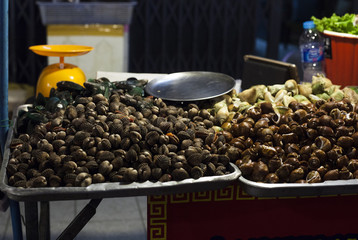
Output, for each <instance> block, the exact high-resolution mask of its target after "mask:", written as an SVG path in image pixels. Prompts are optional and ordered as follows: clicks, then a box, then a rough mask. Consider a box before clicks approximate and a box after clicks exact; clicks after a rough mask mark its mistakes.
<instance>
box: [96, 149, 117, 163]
mask: <svg viewBox="0 0 358 240" xmlns="http://www.w3.org/2000/svg"><path fill="white" fill-rule="evenodd" d="M96 158H97V159H98V160H99V161H100V162H103V161H105V160H108V161H112V160H113V159H114V158H115V156H114V154H113V153H112V152H110V151H103V150H102V151H99V152H97V154H96Z"/></svg>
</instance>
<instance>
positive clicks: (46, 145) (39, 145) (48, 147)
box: [37, 139, 53, 152]
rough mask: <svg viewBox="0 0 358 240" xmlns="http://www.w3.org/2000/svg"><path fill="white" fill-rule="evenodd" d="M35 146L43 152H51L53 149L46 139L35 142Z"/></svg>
mask: <svg viewBox="0 0 358 240" xmlns="http://www.w3.org/2000/svg"><path fill="white" fill-rule="evenodd" d="M37 148H38V149H40V150H42V151H44V152H52V151H53V146H52V144H50V143H49V142H48V141H47V140H46V139H41V140H40V141H39V142H38V143H37Z"/></svg>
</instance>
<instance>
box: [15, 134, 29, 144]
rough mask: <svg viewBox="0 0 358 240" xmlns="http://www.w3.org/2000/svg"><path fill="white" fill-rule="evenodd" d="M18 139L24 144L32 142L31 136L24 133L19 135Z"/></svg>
mask: <svg viewBox="0 0 358 240" xmlns="http://www.w3.org/2000/svg"><path fill="white" fill-rule="evenodd" d="M14 139H15V138H14ZM18 139H20V140H21V141H23V142H28V141H29V140H30V135H29V134H27V133H22V134H20V135H19V137H18Z"/></svg>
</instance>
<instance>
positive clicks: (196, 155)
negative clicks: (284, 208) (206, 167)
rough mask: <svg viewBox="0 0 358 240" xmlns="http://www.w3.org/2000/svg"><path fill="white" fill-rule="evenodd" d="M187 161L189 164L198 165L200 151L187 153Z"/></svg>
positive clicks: (200, 155)
mask: <svg viewBox="0 0 358 240" xmlns="http://www.w3.org/2000/svg"><path fill="white" fill-rule="evenodd" d="M187 161H188V163H189V164H190V165H191V166H199V165H200V163H201V162H202V154H201V153H192V154H190V155H188V157H187Z"/></svg>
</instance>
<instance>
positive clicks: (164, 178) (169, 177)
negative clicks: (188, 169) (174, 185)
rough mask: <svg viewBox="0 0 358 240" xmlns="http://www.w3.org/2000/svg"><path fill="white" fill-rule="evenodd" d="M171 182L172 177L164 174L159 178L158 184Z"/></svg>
mask: <svg viewBox="0 0 358 240" xmlns="http://www.w3.org/2000/svg"><path fill="white" fill-rule="evenodd" d="M171 180H172V175H170V174H168V173H165V174H163V175H162V176H161V177H160V178H159V182H169V181H171Z"/></svg>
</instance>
